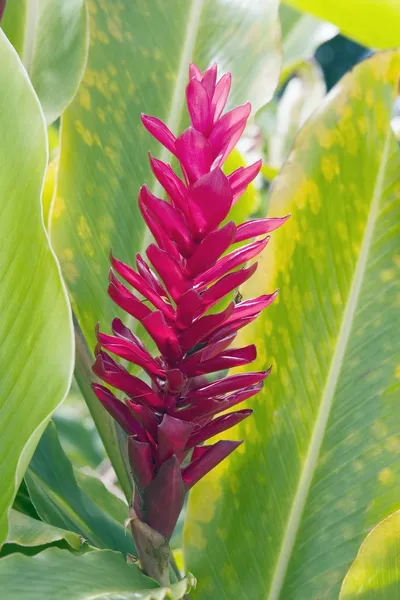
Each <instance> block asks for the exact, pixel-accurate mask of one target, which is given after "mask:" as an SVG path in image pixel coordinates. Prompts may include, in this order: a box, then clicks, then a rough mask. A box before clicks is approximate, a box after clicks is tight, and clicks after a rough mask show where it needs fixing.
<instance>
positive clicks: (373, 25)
mask: <svg viewBox="0 0 400 600" xmlns="http://www.w3.org/2000/svg"><path fill="white" fill-rule="evenodd" d="M285 3H286V4H289V5H290V6H293V7H294V8H297V9H298V10H301V11H306V12H308V13H311V14H312V15H315V16H316V17H318V18H319V19H324V20H325V21H330V22H331V23H334V24H335V25H337V26H338V27H339V28H340V30H341V32H342V33H343V34H344V35H347V36H348V37H350V38H353V39H354V40H356V41H357V42H359V43H360V44H364V45H365V46H371V47H373V48H382V49H386V48H393V47H395V46H398V44H399V36H398V34H397V32H398V30H399V27H400V4H399V3H398V2H393V1H392V0H379V2H376V0H351V2H348V1H347V0H323V1H322V2H321V0H285Z"/></svg>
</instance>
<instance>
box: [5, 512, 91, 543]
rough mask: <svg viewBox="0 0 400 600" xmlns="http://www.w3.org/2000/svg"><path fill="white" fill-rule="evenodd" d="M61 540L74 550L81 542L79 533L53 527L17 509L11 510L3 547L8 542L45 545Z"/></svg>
mask: <svg viewBox="0 0 400 600" xmlns="http://www.w3.org/2000/svg"><path fill="white" fill-rule="evenodd" d="M61 540H65V541H66V542H67V543H68V544H69V545H70V546H71V548H73V549H74V550H78V549H79V548H80V546H81V544H82V540H81V538H80V537H79V535H78V534H76V533H73V532H72V531H66V530H65V529H59V528H58V527H53V526H52V525H49V524H48V523H43V522H42V521H38V520H37V519H33V518H32V517H29V516H28V515H24V514H22V513H20V512H18V511H17V510H11V512H10V527H9V531H8V536H7V539H6V541H5V546H4V547H5V548H6V546H7V545H8V544H16V545H17V546H26V547H31V546H45V545H48V544H52V543H53V542H58V541H61Z"/></svg>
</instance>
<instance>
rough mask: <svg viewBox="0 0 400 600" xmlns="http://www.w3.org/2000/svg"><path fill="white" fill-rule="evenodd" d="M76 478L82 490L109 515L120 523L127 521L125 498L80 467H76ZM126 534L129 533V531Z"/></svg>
mask: <svg viewBox="0 0 400 600" xmlns="http://www.w3.org/2000/svg"><path fill="white" fill-rule="evenodd" d="M74 475H75V479H76V481H77V484H78V486H79V488H80V489H81V490H83V491H84V492H85V494H86V495H87V496H89V497H90V498H91V499H92V500H93V502H95V503H96V504H97V506H99V507H100V508H101V509H102V510H103V511H104V512H105V513H107V515H109V516H110V517H112V518H113V519H114V521H117V522H118V523H121V524H123V523H125V521H126V520H127V518H128V505H127V503H126V502H125V501H124V500H121V499H120V498H118V497H117V496H114V494H112V493H111V492H109V491H108V489H107V488H106V486H105V485H104V483H103V482H102V481H101V480H100V479H99V478H98V477H95V476H94V475H89V474H88V473H86V472H85V471H82V470H80V469H74ZM126 535H129V533H127V534H126Z"/></svg>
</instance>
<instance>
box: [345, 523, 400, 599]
mask: <svg viewBox="0 0 400 600" xmlns="http://www.w3.org/2000/svg"><path fill="white" fill-rule="evenodd" d="M399 539H400V512H396V513H394V514H393V515H391V516H390V517H388V518H387V519H385V520H384V521H382V522H381V523H379V525H377V526H376V527H375V529H373V530H372V531H371V533H370V534H369V535H368V537H367V538H366V540H365V541H364V542H363V543H362V546H361V548H360V551H359V553H358V555H357V558H356V559H355V561H354V562H353V564H352V565H351V567H350V570H349V572H348V573H347V575H346V578H345V580H344V582H343V586H342V589H341V592H340V598H339V600H395V599H396V598H400V571H399V561H400V545H399Z"/></svg>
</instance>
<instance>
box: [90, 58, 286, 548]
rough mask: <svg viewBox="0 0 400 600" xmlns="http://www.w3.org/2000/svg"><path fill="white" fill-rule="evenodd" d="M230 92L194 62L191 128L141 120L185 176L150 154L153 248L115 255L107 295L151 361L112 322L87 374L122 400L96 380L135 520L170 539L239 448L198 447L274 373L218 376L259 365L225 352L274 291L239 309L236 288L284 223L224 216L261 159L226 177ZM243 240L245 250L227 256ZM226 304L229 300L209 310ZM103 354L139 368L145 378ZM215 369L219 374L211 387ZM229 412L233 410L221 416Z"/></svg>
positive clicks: (144, 204) (224, 443)
mask: <svg viewBox="0 0 400 600" xmlns="http://www.w3.org/2000/svg"><path fill="white" fill-rule="evenodd" d="M230 87H231V75H230V74H229V73H227V74H226V75H223V76H222V77H221V78H220V79H219V81H217V67H216V65H212V66H211V67H210V68H209V69H207V70H206V71H205V72H204V73H202V72H201V71H200V69H199V68H198V67H197V66H196V65H194V64H191V65H190V68H189V83H188V85H187V88H186V101H187V108H188V113H189V117H190V121H191V125H190V126H189V127H188V128H187V129H186V130H185V131H184V132H183V133H181V134H180V135H178V136H175V134H174V133H173V132H171V131H170V130H169V128H168V127H167V126H166V125H165V124H164V123H163V122H162V121H160V120H159V119H157V118H156V117H151V116H147V115H142V122H143V125H144V126H145V128H146V129H147V130H148V132H149V133H150V134H151V135H152V136H153V137H155V138H156V140H158V142H160V144H162V145H163V146H164V147H165V148H166V149H167V150H169V151H170V152H171V154H173V155H174V156H175V157H176V158H177V159H178V161H179V165H180V168H181V172H182V174H183V178H181V176H179V175H177V174H176V173H175V171H174V170H173V169H172V167H171V165H170V164H167V163H165V162H163V161H161V160H159V159H157V158H154V157H153V156H151V155H149V160H150V166H151V169H152V172H153V174H154V176H155V178H156V179H157V181H158V182H159V184H160V185H161V186H162V188H163V190H164V198H165V199H163V198H157V197H156V196H155V195H154V194H153V193H152V192H151V191H150V190H149V189H148V188H147V186H143V187H142V188H141V190H140V192H139V207H140V210H141V213H142V216H143V219H144V220H145V222H146V224H147V226H148V227H149V229H150V231H151V233H152V235H153V237H154V243H152V244H150V246H149V247H148V248H147V250H146V257H147V258H145V257H143V256H141V255H137V261H136V269H135V268H133V267H131V266H129V265H127V264H125V263H124V262H122V261H121V260H118V259H117V258H115V257H114V256H113V255H111V270H110V278H109V287H108V293H109V295H110V297H111V298H112V300H113V301H114V302H115V304H117V306H119V307H120V308H122V309H123V310H124V311H125V312H127V313H128V314H129V315H131V316H133V317H134V318H135V319H136V320H137V321H139V322H140V323H141V325H142V326H143V327H144V328H145V329H146V331H147V333H148V334H149V335H150V337H151V338H152V339H153V341H154V343H155V346H156V348H157V350H158V351H157V354H158V355H157V356H153V355H152V354H151V353H150V352H149V351H148V350H147V349H146V348H145V346H144V345H143V343H142V342H141V341H140V340H139V339H138V338H137V337H136V336H135V335H134V334H133V333H132V332H131V331H130V330H129V329H128V328H127V327H125V325H124V324H123V323H122V321H120V320H119V319H114V321H113V323H112V332H113V334H112V335H111V334H105V333H102V332H101V331H100V329H99V327H97V329H96V336H97V341H98V345H97V348H96V362H95V364H94V366H93V371H94V373H95V374H96V375H97V377H98V378H99V379H101V380H102V381H103V382H104V383H106V384H108V385H109V386H111V387H113V388H116V389H117V390H119V391H120V392H123V394H124V397H125V400H124V401H121V400H118V399H117V397H116V396H115V395H114V394H113V393H112V392H111V390H110V389H109V388H108V387H105V386H103V385H99V384H97V383H95V384H93V390H94V392H95V394H96V395H97V397H98V399H99V400H100V402H101V403H102V404H103V406H104V407H105V409H106V410H107V411H108V412H109V413H110V414H111V415H112V416H113V417H114V419H115V420H116V421H117V422H118V423H119V424H120V425H121V427H122V428H123V429H124V430H125V431H126V433H127V435H128V455H129V461H130V465H131V469H132V476H133V479H134V481H135V497H134V500H133V504H132V506H133V509H134V511H135V515H136V516H137V518H138V519H140V520H141V521H142V522H144V523H146V524H147V525H149V526H150V527H151V528H152V529H153V530H155V531H157V532H158V533H159V534H161V535H162V536H164V537H165V538H167V539H169V538H170V536H171V535H172V532H173V530H174V527H175V525H176V521H177V519H178V516H179V513H180V510H181V508H182V505H183V502H184V498H185V494H186V493H187V491H188V490H189V489H190V488H191V487H192V486H193V485H194V484H195V483H197V481H199V480H200V479H201V478H202V477H204V476H205V475H206V474H207V473H208V472H209V471H210V470H211V469H213V468H214V467H215V466H216V465H218V463H220V462H221V461H222V460H223V459H224V458H226V457H227V456H228V455H229V454H230V453H231V452H233V451H234V450H235V448H237V447H238V445H240V443H241V442H237V441H229V440H220V441H218V442H216V443H214V444H208V445H203V444H204V442H207V440H209V439H210V438H212V437H214V436H215V435H217V434H221V433H223V432H225V431H226V430H228V429H229V428H230V427H233V426H234V425H236V424H237V423H239V422H241V421H242V420H243V419H246V418H247V417H249V416H250V415H251V413H252V411H251V410H250V409H247V408H245V409H239V410H236V407H237V405H239V404H241V403H242V402H244V401H245V400H247V399H249V398H251V397H252V396H255V395H256V394H257V393H258V392H259V391H260V390H261V389H262V386H263V382H264V380H265V378H266V377H267V376H268V375H269V373H270V369H269V370H268V371H261V372H253V373H240V374H234V375H230V376H228V377H226V376H222V375H221V373H222V374H223V372H224V371H225V370H226V369H230V368H233V367H237V366H243V365H247V364H249V363H251V362H253V361H254V360H255V359H256V355H257V351H256V347H255V346H254V345H249V346H246V347H243V348H236V347H235V348H232V347H231V344H232V342H233V341H234V339H235V337H236V333H237V331H238V330H239V329H240V328H241V327H244V326H245V325H247V323H250V322H252V321H253V320H254V319H255V318H257V316H258V315H259V314H260V313H261V311H262V310H264V309H265V308H266V307H267V306H269V305H270V304H271V303H272V302H273V301H274V299H275V297H276V292H273V293H272V294H267V295H262V296H259V297H258V298H253V299H247V300H244V301H239V302H238V303H235V302H233V297H234V291H235V290H236V289H237V288H238V287H239V286H240V285H242V284H243V283H244V282H245V281H247V280H248V279H249V278H250V277H251V276H252V275H253V273H254V272H255V270H256V268H257V263H255V264H253V265H251V266H249V267H248V266H246V263H247V262H248V261H249V260H251V259H253V258H255V257H256V256H257V255H258V254H259V253H260V252H261V251H262V250H263V249H264V248H265V246H266V245H267V243H268V240H269V237H268V234H269V233H270V232H272V231H274V230H275V229H277V228H278V227H280V226H281V225H283V223H284V222H285V221H286V219H287V218H288V217H283V218H267V219H255V220H252V221H248V222H246V223H243V224H241V225H239V226H236V225H235V224H234V223H233V222H232V221H229V220H227V219H228V217H229V212H230V209H231V207H232V206H233V204H234V203H235V202H236V201H237V200H238V199H239V197H240V196H241V195H242V194H243V193H244V192H245V190H246V188H247V186H248V185H249V183H250V182H251V181H253V180H254V178H255V177H256V176H257V175H258V173H259V171H260V168H261V161H258V162H256V163H254V164H253V165H250V166H249V167H246V168H243V167H240V168H239V169H237V170H236V171H235V172H233V173H231V174H230V175H229V176H227V175H225V174H224V172H223V171H222V165H223V163H224V161H225V159H226V158H227V156H228V155H229V153H230V152H231V150H232V149H233V148H234V146H235V145H236V143H237V141H238V140H239V138H240V136H241V134H242V132H243V130H244V128H245V126H246V123H247V119H248V117H249V115H250V109H251V107H250V104H249V103H246V104H244V105H242V106H239V107H237V108H234V109H233V110H230V111H229V112H226V113H225V114H223V111H224V108H225V104H226V102H227V99H228V94H229V90H230ZM238 242H245V245H242V246H240V247H236V248H233V249H231V250H230V248H231V246H232V245H233V244H235V243H238ZM121 280H122V281H121ZM127 286H129V287H127ZM223 298H227V299H228V300H230V301H228V302H226V303H225V305H224V308H219V309H216V304H217V303H218V302H220V301H221V300H222V299H223ZM210 309H214V310H212V311H211V312H210ZM109 353H112V354H113V355H114V356H116V357H119V358H120V359H122V360H125V361H128V362H129V363H132V364H135V365H136V366H137V367H139V368H140V369H141V370H142V373H143V376H144V378H145V379H146V381H144V380H143V379H142V378H140V377H138V376H133V375H132V374H131V373H130V372H129V370H127V369H126V368H125V367H123V366H122V365H121V364H120V363H119V362H116V361H115V360H114V359H113V358H111V356H110V355H109ZM211 373H219V377H214V378H213V381H209V380H208V379H207V377H208V376H209V375H210V374H211ZM230 408H234V410H233V411H232V412H230V413H225V411H226V410H227V409H230ZM222 413H224V414H222Z"/></svg>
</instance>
